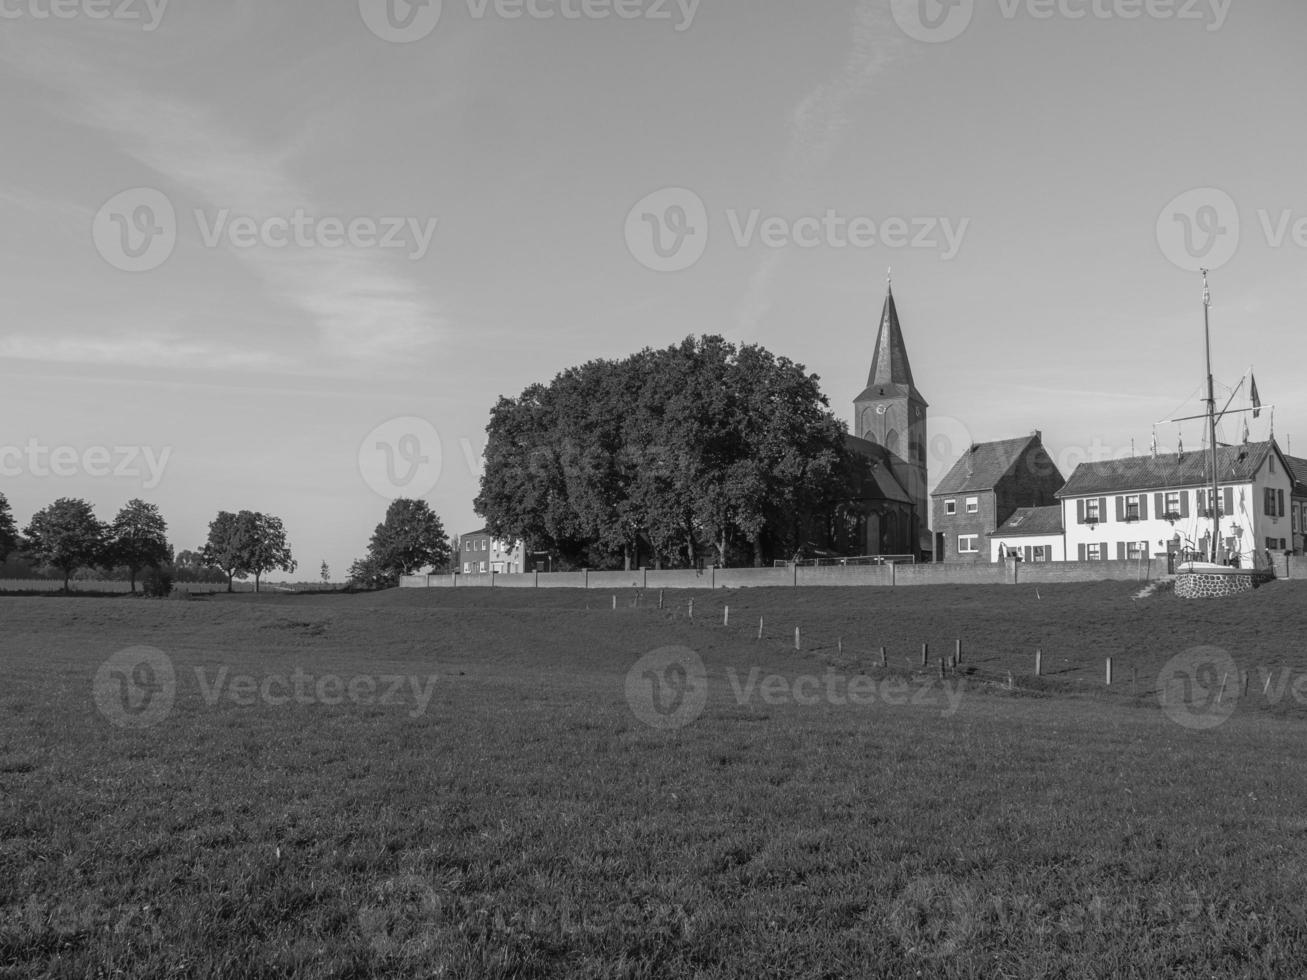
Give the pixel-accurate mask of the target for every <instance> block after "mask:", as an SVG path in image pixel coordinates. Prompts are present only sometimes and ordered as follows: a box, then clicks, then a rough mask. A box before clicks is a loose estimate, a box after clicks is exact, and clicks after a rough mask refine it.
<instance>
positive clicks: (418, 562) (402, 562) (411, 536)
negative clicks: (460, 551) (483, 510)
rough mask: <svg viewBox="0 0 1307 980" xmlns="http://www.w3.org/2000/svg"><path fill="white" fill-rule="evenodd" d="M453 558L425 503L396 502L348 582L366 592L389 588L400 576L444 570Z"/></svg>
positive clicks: (395, 583)
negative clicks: (432, 569) (431, 569)
mask: <svg viewBox="0 0 1307 980" xmlns="http://www.w3.org/2000/svg"><path fill="white" fill-rule="evenodd" d="M452 558H453V552H452V549H451V547H450V542H449V537H448V535H446V534H445V527H444V524H442V523H441V520H440V518H439V516H437V515H436V513H435V512H434V511H433V510H432V509H431V507H430V505H429V504H427V502H426V501H425V500H405V499H400V500H395V501H392V502H391V504H390V506H389V507H387V508H386V519H385V520H384V521H383V522H382V523H380V524H378V525H377V528H376V530H375V531H374V532H373V533H372V540H371V541H370V542H369V544H368V553H367V556H366V557H364V558H360V559H359V560H358V561H356V562H354V564H353V565H351V566H350V570H349V575H350V580H351V581H352V582H354V583H356V584H358V585H362V586H364V587H366V588H374V589H375V588H390V587H393V586H395V585H397V584H399V579H400V576H402V575H413V574H415V573H416V572H418V571H420V570H421V569H423V568H429V567H434V568H444V567H446V566H447V565H448V564H449V563H450V561H451V560H452Z"/></svg>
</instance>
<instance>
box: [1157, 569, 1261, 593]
mask: <svg viewBox="0 0 1307 980" xmlns="http://www.w3.org/2000/svg"><path fill="white" fill-rule="evenodd" d="M1271 581H1274V576H1272V575H1271V574H1270V573H1268V572H1257V571H1253V570H1252V569H1231V570H1230V571H1228V572H1183V573H1181V574H1180V575H1177V576H1176V579H1175V594H1176V595H1177V596H1179V597H1180V598H1181V599H1221V598H1224V597H1226V596H1232V595H1239V594H1240V593H1241V592H1251V591H1252V590H1253V589H1256V588H1258V587H1260V586H1261V585H1263V584H1264V583H1266V582H1271Z"/></svg>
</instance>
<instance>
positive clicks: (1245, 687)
mask: <svg viewBox="0 0 1307 980" xmlns="http://www.w3.org/2000/svg"><path fill="white" fill-rule="evenodd" d="M1250 673H1252V671H1248V670H1245V671H1244V672H1243V692H1242V696H1243V697H1245V698H1246V697H1247V696H1248V675H1249V674H1250Z"/></svg>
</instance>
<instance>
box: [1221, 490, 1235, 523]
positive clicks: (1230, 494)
mask: <svg viewBox="0 0 1307 980" xmlns="http://www.w3.org/2000/svg"><path fill="white" fill-rule="evenodd" d="M1222 504H1223V506H1224V507H1225V513H1226V516H1227V517H1228V516H1230V515H1231V514H1233V513H1234V487H1226V488H1225V500H1224V501H1222Z"/></svg>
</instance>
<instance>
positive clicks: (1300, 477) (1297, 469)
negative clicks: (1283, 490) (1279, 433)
mask: <svg viewBox="0 0 1307 980" xmlns="http://www.w3.org/2000/svg"><path fill="white" fill-rule="evenodd" d="M1284 461H1285V462H1286V463H1288V464H1289V469H1290V470H1291V471H1292V472H1293V482H1294V487H1293V492H1294V495H1295V496H1300V497H1307V459H1303V458H1302V457H1300V456H1286V457H1284Z"/></svg>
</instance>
